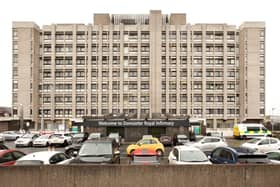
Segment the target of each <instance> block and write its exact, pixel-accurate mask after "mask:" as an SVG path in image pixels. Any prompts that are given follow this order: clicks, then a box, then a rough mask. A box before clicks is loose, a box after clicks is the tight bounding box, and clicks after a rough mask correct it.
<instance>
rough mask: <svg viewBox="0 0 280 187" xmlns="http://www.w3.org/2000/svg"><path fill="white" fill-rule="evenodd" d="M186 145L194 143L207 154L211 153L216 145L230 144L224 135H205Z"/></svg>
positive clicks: (224, 145)
mask: <svg viewBox="0 0 280 187" xmlns="http://www.w3.org/2000/svg"><path fill="white" fill-rule="evenodd" d="M185 145H192V146H194V147H197V148H199V149H200V150H201V151H203V152H205V153H206V154H207V155H208V154H210V152H211V151H213V150H214V149H215V148H216V147H226V146H228V144H227V142H226V140H225V139H224V138H222V137H212V136H205V137H203V138H202V139H201V140H199V141H197V142H194V143H188V144H185Z"/></svg>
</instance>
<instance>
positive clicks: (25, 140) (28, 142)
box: [15, 133, 39, 147]
mask: <svg viewBox="0 0 280 187" xmlns="http://www.w3.org/2000/svg"><path fill="white" fill-rule="evenodd" d="M38 137H39V135H38V134H29V133H28V134H25V135H23V136H22V137H20V138H18V139H17V140H16V141H15V145H16V147H20V146H25V147H31V146H32V145H33V141H34V140H35V139H36V138H38Z"/></svg>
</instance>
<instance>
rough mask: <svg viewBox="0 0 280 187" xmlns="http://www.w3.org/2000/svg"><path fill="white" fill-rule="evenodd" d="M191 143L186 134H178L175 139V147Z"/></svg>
mask: <svg viewBox="0 0 280 187" xmlns="http://www.w3.org/2000/svg"><path fill="white" fill-rule="evenodd" d="M187 142H189V138H188V136H187V135H186V134H177V135H175V136H174V138H173V145H174V146H176V145H184V144H185V143H187Z"/></svg>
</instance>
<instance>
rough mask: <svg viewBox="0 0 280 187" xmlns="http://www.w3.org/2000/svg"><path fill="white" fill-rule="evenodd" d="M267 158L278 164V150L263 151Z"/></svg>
mask: <svg viewBox="0 0 280 187" xmlns="http://www.w3.org/2000/svg"><path fill="white" fill-rule="evenodd" d="M265 154H266V155H267V158H268V159H269V160H270V162H271V163H273V164H280V151H279V150H278V151H269V152H266V153H265Z"/></svg>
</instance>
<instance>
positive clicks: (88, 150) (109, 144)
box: [70, 138, 120, 164]
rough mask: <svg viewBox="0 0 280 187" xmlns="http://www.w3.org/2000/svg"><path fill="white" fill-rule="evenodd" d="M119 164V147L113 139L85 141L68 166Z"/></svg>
mask: <svg viewBox="0 0 280 187" xmlns="http://www.w3.org/2000/svg"><path fill="white" fill-rule="evenodd" d="M100 163H107V164H113V163H118V164H119V163H120V151H119V146H118V144H117V143H116V141H115V140H114V139H108V138H106V139H95V140H87V141H85V142H84V143H83V145H82V147H81V149H80V151H79V153H78V155H77V157H76V158H74V159H73V160H72V161H71V162H70V164H100Z"/></svg>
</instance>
